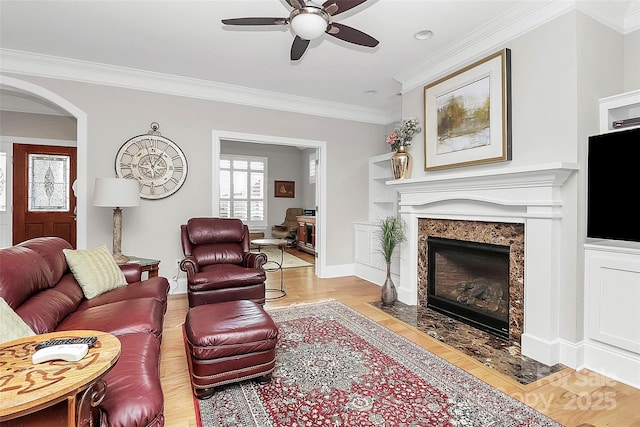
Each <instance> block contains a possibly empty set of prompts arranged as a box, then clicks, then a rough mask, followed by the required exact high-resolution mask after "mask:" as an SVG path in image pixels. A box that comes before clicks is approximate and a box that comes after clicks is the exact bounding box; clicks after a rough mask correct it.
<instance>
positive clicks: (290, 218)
mask: <svg viewBox="0 0 640 427" xmlns="http://www.w3.org/2000/svg"><path fill="white" fill-rule="evenodd" d="M302 213H303V210H302V209H301V208H287V213H286V214H285V217H284V222H283V223H282V224H278V225H274V226H273V227H272V228H271V235H272V236H273V237H275V238H276V239H287V238H290V239H292V240H293V242H295V241H296V236H297V232H298V219H297V217H299V216H300V215H302Z"/></svg>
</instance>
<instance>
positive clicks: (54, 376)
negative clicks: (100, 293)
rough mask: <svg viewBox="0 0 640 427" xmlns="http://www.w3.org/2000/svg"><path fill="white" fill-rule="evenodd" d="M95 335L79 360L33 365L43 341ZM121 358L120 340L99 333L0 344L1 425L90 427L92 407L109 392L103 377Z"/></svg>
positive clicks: (56, 334) (64, 334) (60, 334)
mask: <svg viewBox="0 0 640 427" xmlns="http://www.w3.org/2000/svg"><path fill="white" fill-rule="evenodd" d="M91 335H95V336H97V337H98V341H97V342H96V344H95V345H94V346H93V347H92V348H90V349H89V352H88V353H87V355H86V356H85V357H84V358H83V359H82V360H80V361H78V362H65V361H63V360H56V361H50V362H45V363H40V364H37V365H34V364H32V363H31V356H32V355H33V353H35V346H36V344H38V343H39V342H42V341H46V340H48V339H52V338H69V337H78V336H91ZM119 357H120V341H119V340H118V338H116V337H115V336H113V335H111V334H107V333H105V332H99V331H84V330H83V331H64V332H52V333H50V334H42V335H35V336H32V337H27V338H22V339H19V340H15V341H10V342H8V343H3V344H0V371H1V372H2V374H1V375H2V380H1V381H0V394H1V395H2V398H1V399H0V422H1V423H2V426H3V427H4V426H12V425H20V426H32V425H33V426H45V425H66V426H70V427H75V426H84V425H91V424H92V422H93V420H92V418H93V414H92V412H93V411H92V409H93V407H95V406H97V405H99V404H100V402H101V401H102V399H103V398H104V393H105V390H106V384H105V383H104V381H102V380H101V379H100V378H102V376H103V375H104V374H106V373H107V372H108V371H109V370H110V369H111V368H112V367H113V366H114V365H115V363H116V362H117V361H118V358H119Z"/></svg>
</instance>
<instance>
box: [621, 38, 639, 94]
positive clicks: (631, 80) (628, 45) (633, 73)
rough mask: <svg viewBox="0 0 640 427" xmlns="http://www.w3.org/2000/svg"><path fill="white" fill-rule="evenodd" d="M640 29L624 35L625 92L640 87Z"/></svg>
mask: <svg viewBox="0 0 640 427" xmlns="http://www.w3.org/2000/svg"><path fill="white" fill-rule="evenodd" d="M638 70H640V30H636V31H634V32H632V33H629V34H626V35H625V36H624V92H631V91H632V90H636V89H638V88H640V72H638Z"/></svg>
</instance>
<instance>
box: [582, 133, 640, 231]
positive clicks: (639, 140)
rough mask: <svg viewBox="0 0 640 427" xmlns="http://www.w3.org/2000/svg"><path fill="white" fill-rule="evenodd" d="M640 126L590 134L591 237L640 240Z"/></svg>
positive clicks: (588, 183)
mask: <svg viewBox="0 0 640 427" xmlns="http://www.w3.org/2000/svg"><path fill="white" fill-rule="evenodd" d="M639 204H640V128H632V129H625V130H620V131H615V132H611V133H605V134H602V135H595V136H591V137H589V146H588V160H587V237H591V238H596V239H609V240H627V241H633V242H640V208H638V205H639Z"/></svg>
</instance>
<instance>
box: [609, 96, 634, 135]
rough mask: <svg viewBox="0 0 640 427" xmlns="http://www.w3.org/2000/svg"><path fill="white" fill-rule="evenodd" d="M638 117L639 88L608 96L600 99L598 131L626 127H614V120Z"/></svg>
mask: <svg viewBox="0 0 640 427" xmlns="http://www.w3.org/2000/svg"><path fill="white" fill-rule="evenodd" d="M634 117H640V90H635V91H632V92H626V93H621V94H619V95H614V96H609V97H607V98H602V99H601V100H600V132H601V133H605V132H611V131H616V130H622V129H628V128H618V129H616V128H614V127H613V122H614V121H616V120H624V119H631V118H634Z"/></svg>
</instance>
